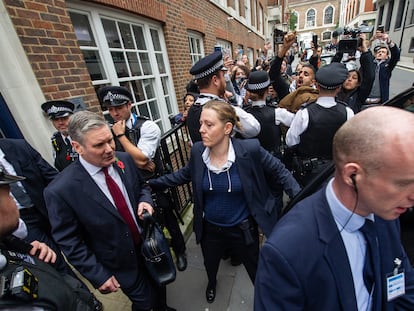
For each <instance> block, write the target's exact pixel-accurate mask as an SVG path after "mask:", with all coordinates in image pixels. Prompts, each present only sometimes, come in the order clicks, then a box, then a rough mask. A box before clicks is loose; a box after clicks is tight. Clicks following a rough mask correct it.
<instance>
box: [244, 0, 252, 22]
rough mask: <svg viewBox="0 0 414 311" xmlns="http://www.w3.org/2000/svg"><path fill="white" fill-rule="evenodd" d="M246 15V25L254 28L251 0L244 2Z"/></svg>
mask: <svg viewBox="0 0 414 311" xmlns="http://www.w3.org/2000/svg"><path fill="white" fill-rule="evenodd" d="M244 15H245V17H244V18H245V19H246V25H247V26H252V12H251V6H250V0H244Z"/></svg>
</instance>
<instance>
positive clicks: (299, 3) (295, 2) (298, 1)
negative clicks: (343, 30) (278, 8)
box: [289, 0, 340, 39]
mask: <svg viewBox="0 0 414 311" xmlns="http://www.w3.org/2000/svg"><path fill="white" fill-rule="evenodd" d="M289 4H290V5H291V9H292V10H294V11H296V12H298V13H299V30H300V32H313V33H315V34H317V35H318V38H319V39H320V38H321V33H322V32H324V31H326V30H328V29H330V30H334V29H335V28H336V27H335V26H334V27H325V26H324V25H323V18H324V9H325V8H326V7H327V6H328V5H332V6H333V7H334V17H333V24H334V25H336V24H337V23H338V21H339V11H340V6H339V1H318V2H316V1H315V2H312V3H311V4H309V2H308V1H304V0H292V1H289ZM311 8H312V9H315V10H316V27H314V28H309V29H305V28H304V26H305V23H306V12H307V11H308V10H309V9H311Z"/></svg>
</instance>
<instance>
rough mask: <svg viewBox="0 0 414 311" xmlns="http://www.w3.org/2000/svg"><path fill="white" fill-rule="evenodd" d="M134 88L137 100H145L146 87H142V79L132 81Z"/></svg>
mask: <svg viewBox="0 0 414 311" xmlns="http://www.w3.org/2000/svg"><path fill="white" fill-rule="evenodd" d="M131 84H132V90H133V93H134V95H135V100H136V101H137V102H142V101H144V100H145V95H144V89H143V88H142V84H141V81H140V80H136V81H131Z"/></svg>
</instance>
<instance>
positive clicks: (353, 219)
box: [326, 179, 374, 311]
mask: <svg viewBox="0 0 414 311" xmlns="http://www.w3.org/2000/svg"><path fill="white" fill-rule="evenodd" d="M332 183H333V179H331V180H330V181H329V183H328V185H327V187H326V199H327V201H328V204H329V207H330V209H331V211H332V214H333V217H334V219H335V222H336V225H337V227H338V230H339V233H340V234H341V237H342V240H343V242H344V245H345V249H346V253H347V255H348V260H349V264H350V268H351V272H352V278H353V280H354V288H355V297H356V300H357V305H358V310H359V311H368V310H371V308H372V306H371V298H372V297H371V295H370V293H369V292H368V290H367V288H366V286H365V283H364V277H363V269H364V262H365V254H366V249H367V246H366V241H365V237H364V235H363V233H362V232H361V231H359V229H360V228H361V227H362V226H363V225H364V224H365V219H366V218H365V217H362V216H360V215H358V214H355V213H353V212H351V211H350V210H349V209H348V208H346V207H345V206H344V205H343V204H342V203H341V202H340V201H339V200H338V198H337V196H336V195H335V192H334V190H333V186H332ZM367 218H368V219H370V220H372V221H374V215H373V214H370V215H369V216H367Z"/></svg>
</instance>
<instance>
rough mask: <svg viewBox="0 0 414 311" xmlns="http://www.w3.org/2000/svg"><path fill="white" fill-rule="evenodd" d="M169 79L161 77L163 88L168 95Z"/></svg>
mask: <svg viewBox="0 0 414 311" xmlns="http://www.w3.org/2000/svg"><path fill="white" fill-rule="evenodd" d="M167 79H168V78H167V77H163V78H161V83H162V90H163V91H164V95H168V94H169V92H168V87H167V82H168V80H167Z"/></svg>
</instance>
